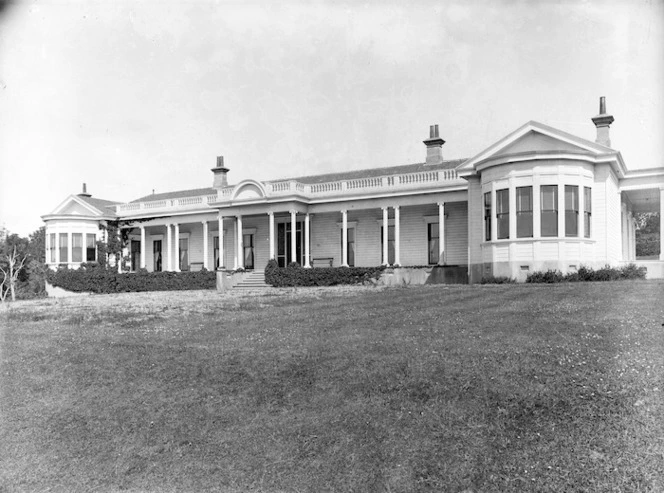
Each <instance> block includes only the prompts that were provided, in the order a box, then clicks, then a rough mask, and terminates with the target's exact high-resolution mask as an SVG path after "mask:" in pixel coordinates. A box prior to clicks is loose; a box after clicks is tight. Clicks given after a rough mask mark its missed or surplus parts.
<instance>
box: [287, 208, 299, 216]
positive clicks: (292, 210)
mask: <svg viewBox="0 0 664 493" xmlns="http://www.w3.org/2000/svg"><path fill="white" fill-rule="evenodd" d="M288 213H289V214H290V215H291V216H292V215H293V214H295V215H297V211H296V210H295V209H291V210H289V211H288Z"/></svg>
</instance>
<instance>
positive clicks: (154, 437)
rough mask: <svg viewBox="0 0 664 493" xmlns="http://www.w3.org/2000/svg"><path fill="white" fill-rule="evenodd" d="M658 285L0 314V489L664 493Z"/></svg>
mask: <svg viewBox="0 0 664 493" xmlns="http://www.w3.org/2000/svg"><path fill="white" fill-rule="evenodd" d="M663 324H664V283H662V282H654V281H647V282H615V283H587V284H584V283H575V284H560V285H540V286H533V285H503V286H421V287H412V288H398V289H377V288H373V289H371V288H347V289H316V288H312V289H310V290H306V289H300V290H277V289H274V290H268V291H266V292H265V293H264V294H262V295H259V296H256V295H254V296H250V295H242V294H237V293H231V294H220V293H216V292H182V293H144V294H126V295H124V294H123V295H104V296H95V297H86V298H78V299H64V300H52V299H49V300H41V301H30V302H21V303H16V304H14V305H13V306H12V307H11V308H10V309H4V310H3V311H2V312H0V351H1V354H0V356H1V361H0V399H1V400H0V491H2V492H12V491H49V492H52V491H53V492H60V491H66V492H79V491H80V492H93V491H187V492H194V491H197V492H198V491H242V492H244V491H256V492H261V491H264V492H277V491H279V492H304V491H307V492H308V491H316V492H318V491H340V492H347V491H358V492H365V491H366V492H371V491H386V492H412V491H450V492H466V493H468V492H485V491H486V492H493V491H543V492H545V491H550V492H560V491H566V492H573V491H588V492H610V491H616V492H629V491H652V492H660V491H664V397H663V394H662V391H663V390H664V378H663V377H664V326H663Z"/></svg>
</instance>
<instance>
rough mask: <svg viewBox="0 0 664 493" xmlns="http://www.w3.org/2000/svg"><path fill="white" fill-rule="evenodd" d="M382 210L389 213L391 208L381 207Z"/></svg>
mask: <svg viewBox="0 0 664 493" xmlns="http://www.w3.org/2000/svg"><path fill="white" fill-rule="evenodd" d="M380 209H381V210H382V211H383V212H387V211H388V209H389V207H387V206H385V207H381V208H380Z"/></svg>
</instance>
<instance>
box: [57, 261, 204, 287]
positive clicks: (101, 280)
mask: <svg viewBox="0 0 664 493" xmlns="http://www.w3.org/2000/svg"><path fill="white" fill-rule="evenodd" d="M47 278H48V282H49V283H50V284H52V285H53V286H57V287H59V288H63V289H66V290H68V291H74V292H92V293H126V292H138V291H187V290H193V289H215V288H216V285H217V276H216V273H215V272H213V271H207V270H201V271H198V272H148V271H146V270H144V269H142V270H140V271H138V272H129V273H121V274H120V273H118V272H114V271H113V270H107V269H104V268H101V267H96V268H95V267H92V268H90V267H86V266H83V267H82V268H80V269H67V268H61V269H58V270H56V271H50V272H49V273H48V274H47Z"/></svg>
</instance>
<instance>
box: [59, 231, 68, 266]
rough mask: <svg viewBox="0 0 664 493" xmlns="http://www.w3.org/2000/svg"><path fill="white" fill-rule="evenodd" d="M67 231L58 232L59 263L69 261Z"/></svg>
mask: <svg viewBox="0 0 664 493" xmlns="http://www.w3.org/2000/svg"><path fill="white" fill-rule="evenodd" d="M68 236H69V235H68V234H67V233H60V237H59V238H58V241H59V243H58V246H59V249H60V263H67V262H69V238H68Z"/></svg>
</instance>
